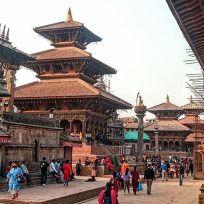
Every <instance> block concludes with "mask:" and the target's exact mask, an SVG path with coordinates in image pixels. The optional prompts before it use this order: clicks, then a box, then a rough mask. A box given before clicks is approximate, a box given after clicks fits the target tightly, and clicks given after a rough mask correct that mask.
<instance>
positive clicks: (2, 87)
mask: <svg viewBox="0 0 204 204" xmlns="http://www.w3.org/2000/svg"><path fill="white" fill-rule="evenodd" d="M8 96H10V94H9V92H8V91H7V89H6V81H5V80H4V79H1V78H0V98H1V97H8Z"/></svg>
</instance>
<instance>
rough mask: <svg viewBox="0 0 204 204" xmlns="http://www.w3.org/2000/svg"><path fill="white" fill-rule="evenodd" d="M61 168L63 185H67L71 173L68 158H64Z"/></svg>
mask: <svg viewBox="0 0 204 204" xmlns="http://www.w3.org/2000/svg"><path fill="white" fill-rule="evenodd" d="M63 168H64V187H68V182H69V180H70V175H71V173H72V168H71V166H70V164H69V160H66V162H65V164H64V166H63Z"/></svg>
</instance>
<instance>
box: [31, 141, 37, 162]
mask: <svg viewBox="0 0 204 204" xmlns="http://www.w3.org/2000/svg"><path fill="white" fill-rule="evenodd" d="M32 157H33V158H32V160H33V162H37V161H38V141H37V140H35V141H34V144H33V152H32Z"/></svg>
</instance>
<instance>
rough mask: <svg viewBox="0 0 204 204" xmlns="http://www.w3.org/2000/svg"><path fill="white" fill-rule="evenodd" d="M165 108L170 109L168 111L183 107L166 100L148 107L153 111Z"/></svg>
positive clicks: (180, 109)
mask: <svg viewBox="0 0 204 204" xmlns="http://www.w3.org/2000/svg"><path fill="white" fill-rule="evenodd" d="M165 110H170V111H178V110H179V111H182V110H183V109H182V108H180V107H179V106H177V105H175V104H173V103H170V102H166V103H161V104H159V105H156V106H153V107H151V108H148V111H149V112H154V111H165Z"/></svg>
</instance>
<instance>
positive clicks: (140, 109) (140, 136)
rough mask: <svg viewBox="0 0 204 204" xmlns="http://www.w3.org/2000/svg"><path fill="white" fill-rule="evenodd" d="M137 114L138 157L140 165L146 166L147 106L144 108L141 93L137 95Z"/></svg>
mask: <svg viewBox="0 0 204 204" xmlns="http://www.w3.org/2000/svg"><path fill="white" fill-rule="evenodd" d="M135 113H136V116H137V118H138V142H137V152H136V156H137V159H138V165H139V166H144V162H143V129H144V123H143V118H144V116H145V113H146V106H144V104H143V100H142V97H141V95H140V93H138V94H137V98H136V106H135Z"/></svg>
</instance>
